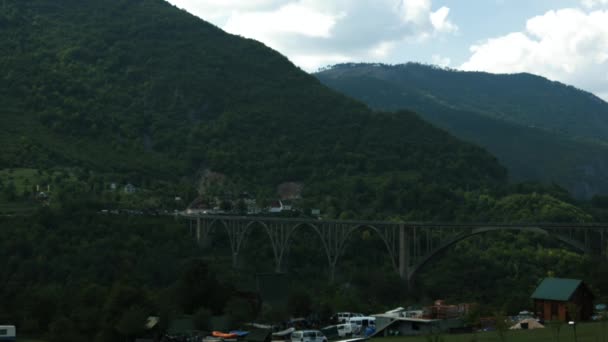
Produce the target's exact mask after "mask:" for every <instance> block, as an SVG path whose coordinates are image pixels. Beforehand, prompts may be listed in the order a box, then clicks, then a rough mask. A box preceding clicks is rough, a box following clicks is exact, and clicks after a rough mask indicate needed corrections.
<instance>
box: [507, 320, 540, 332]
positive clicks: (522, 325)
mask: <svg viewBox="0 0 608 342" xmlns="http://www.w3.org/2000/svg"><path fill="white" fill-rule="evenodd" d="M544 327H545V326H544V325H542V324H540V323H538V321H537V320H535V319H533V318H526V319H522V320H521V321H519V322H517V324H515V325H514V326H512V327H511V328H509V329H511V330H519V329H540V328H544Z"/></svg>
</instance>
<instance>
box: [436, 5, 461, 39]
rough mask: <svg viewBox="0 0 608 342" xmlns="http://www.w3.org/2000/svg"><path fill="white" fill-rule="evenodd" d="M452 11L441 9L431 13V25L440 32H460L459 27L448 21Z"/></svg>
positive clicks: (445, 8)
mask: <svg viewBox="0 0 608 342" xmlns="http://www.w3.org/2000/svg"><path fill="white" fill-rule="evenodd" d="M449 14H450V9H449V8H447V7H445V6H444V7H441V8H440V9H438V10H437V11H435V12H433V13H431V16H430V18H431V23H432V24H433V27H434V28H435V30H437V31H438V32H446V33H452V32H456V31H458V27H457V26H456V25H454V24H452V23H451V22H450V21H449V20H448V15H449Z"/></svg>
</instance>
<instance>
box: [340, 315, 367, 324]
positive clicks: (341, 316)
mask: <svg viewBox="0 0 608 342" xmlns="http://www.w3.org/2000/svg"><path fill="white" fill-rule="evenodd" d="M335 317H336V320H337V321H338V323H346V322H348V320H349V319H351V318H353V317H363V314H360V313H354V312H338V313H337V314H336V316H335Z"/></svg>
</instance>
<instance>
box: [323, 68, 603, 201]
mask: <svg viewBox="0 0 608 342" xmlns="http://www.w3.org/2000/svg"><path fill="white" fill-rule="evenodd" d="M316 75H317V77H319V79H321V81H322V82H324V83H325V84H327V85H328V86H330V87H333V88H334V89H337V90H341V91H343V92H344V93H346V94H348V95H350V96H353V97H355V98H357V99H359V100H361V101H363V102H365V103H367V104H368V105H370V106H371V107H372V108H375V109H378V110H397V109H405V108H407V109H411V110H414V111H416V112H418V113H419V114H420V115H421V116H422V117H423V118H425V119H426V120H429V121H430V122H432V123H433V124H435V125H437V126H439V127H441V128H443V129H446V130H448V131H449V132H451V133H452V134H454V135H456V136H458V137H459V138H461V139H464V140H468V141H472V142H475V143H477V144H479V145H480V146H484V147H485V148H487V149H488V150H489V151H490V152H492V153H493V154H495V155H496V156H497V157H498V158H499V160H501V162H502V163H503V164H505V165H506V166H507V167H508V168H509V172H510V174H511V176H512V179H513V180H515V181H529V180H533V181H544V182H546V183H552V182H556V183H559V184H560V185H562V186H564V187H566V188H567V189H568V190H569V191H570V192H571V193H572V194H573V195H574V196H575V197H577V198H589V197H591V196H593V195H595V194H597V193H607V192H608V183H607V182H608V179H606V177H603V176H602V174H605V172H607V171H608V168H607V165H608V145H607V144H606V141H605V138H606V135H604V136H602V135H601V134H600V133H601V132H603V128H602V127H603V126H602V125H605V123H608V104H607V103H605V102H604V101H603V100H601V99H600V98H598V97H596V96H595V95H593V94H591V93H587V92H584V91H580V90H578V89H576V88H574V87H571V86H565V85H563V84H561V83H559V82H554V81H549V80H547V79H544V78H542V77H540V76H534V75H531V74H514V75H493V74H489V73H480V72H475V73H468V72H462V71H456V72H455V71H451V70H444V69H440V68H437V67H429V66H424V65H421V64H416V63H412V64H404V65H396V66H389V65H382V64H354V63H352V64H342V65H338V66H336V67H335V68H331V69H326V70H324V71H321V72H320V73H317V74H316ZM437 75H440V76H441V77H439V76H437ZM446 75H447V80H446ZM479 77H481V78H482V79H483V80H484V83H483V84H481V85H480V84H479V83H478V82H477V81H476V79H477V78H479ZM454 78H455V79H458V80H459V81H458V82H453V81H450V79H454ZM522 78H523V80H522ZM471 79H472V80H471ZM505 79H509V80H510V81H509V82H510V83H508V84H504V82H503V81H504V80H505ZM529 79H532V80H534V82H535V84H536V83H539V82H540V83H541V84H544V85H545V86H546V85H549V86H550V89H548V90H547V89H544V88H540V89H536V90H530V88H534V87H531V86H529V85H528V86H526V87H523V86H521V85H520V84H522V82H523V84H525V82H526V80H529ZM513 80H515V81H513ZM442 82H445V84H443V83H442ZM513 83H515V84H518V85H519V86H518V89H516V90H512V87H513V85H512V84H513ZM487 84H489V85H487ZM553 87H557V90H554V89H553ZM481 88H492V89H506V91H510V92H512V93H513V94H511V95H505V96H502V95H501V93H500V92H498V91H495V90H492V89H490V90H481ZM471 89H473V90H475V91H473V90H471ZM450 91H452V93H450ZM527 91H530V94H526V92H527ZM556 92H557V93H558V94H559V93H561V92H565V93H567V94H572V93H574V94H577V96H579V97H581V98H582V99H577V100H576V101H575V102H576V103H587V102H589V101H591V102H592V103H593V106H595V105H600V107H598V108H599V109H598V108H596V109H594V110H595V112H591V114H584V115H586V117H591V118H596V119H597V120H600V121H601V122H600V123H601V124H597V125H593V124H589V123H583V124H581V125H579V126H578V127H577V128H576V130H578V131H581V130H582V129H583V128H584V127H587V126H594V127H593V131H591V132H589V133H587V134H583V133H584V132H583V133H581V134H579V135H576V134H573V133H568V132H567V129H566V128H567V127H566V126H567V124H566V123H567V122H568V120H571V119H570V117H571V116H572V115H574V114H572V115H571V114H568V113H570V112H568V110H571V109H568V108H575V107H576V106H577V105H576V103H575V104H573V105H569V106H570V107H566V109H560V110H561V112H557V113H558V114H559V115H561V117H562V118H561V119H560V120H561V121H560V122H561V124H560V125H561V126H560V125H557V124H555V123H550V124H546V125H542V124H539V122H536V121H534V120H540V118H542V117H543V115H544V116H545V117H547V116H548V115H554V113H556V112H555V111H554V108H556V107H559V106H560V105H561V103H564V102H567V101H568V98H567V97H566V98H560V99H559V101H557V102H555V101H554V102H555V103H549V104H546V103H547V101H549V100H551V99H553V98H558V97H560V96H558V95H556ZM536 94H545V95H543V96H545V97H546V98H548V99H549V100H542V99H543V97H539V96H536ZM547 94H548V95H547ZM501 96H502V97H501ZM496 98H499V99H498V100H495V99H496ZM511 98H514V99H516V100H511ZM476 101H477V102H476ZM505 103H507V104H505ZM526 105H528V107H526ZM492 106H494V107H495V108H493V109H492ZM545 107H547V108H545ZM581 108H582V107H581ZM577 112H582V110H581V109H580V108H579V109H577ZM604 112H605V113H606V117H605V118H604V117H602V116H601V115H603V114H601V113H604ZM527 113H532V114H533V115H532V114H531V115H530V116H531V117H535V119H534V120H532V119H531V120H527V121H526V120H522V119H521V118H522V116H525V115H527ZM598 113H600V114H598ZM555 116H557V114H555ZM602 138H603V139H602Z"/></svg>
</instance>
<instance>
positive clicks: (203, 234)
mask: <svg viewBox="0 0 608 342" xmlns="http://www.w3.org/2000/svg"><path fill="white" fill-rule="evenodd" d="M179 216H181V217H184V218H186V219H188V220H189V221H190V228H191V232H192V234H193V236H194V237H195V238H196V240H197V241H198V242H199V243H202V244H205V243H206V242H208V239H209V237H210V236H209V234H210V233H211V231H212V230H214V229H223V230H225V232H226V233H227V235H228V239H229V241H230V249H231V252H232V263H233V266H235V267H236V265H237V263H238V257H239V252H240V251H241V247H242V246H243V244H244V242H245V241H246V240H247V237H248V235H249V232H250V231H251V230H252V228H253V227H254V226H259V227H262V228H263V230H264V231H265V232H266V234H267V236H268V239H269V242H270V245H271V247H272V251H273V254H274V262H275V271H276V272H281V270H282V267H283V263H284V261H285V259H286V257H287V255H286V254H287V251H288V249H289V246H290V244H291V238H292V237H293V235H294V233H295V232H296V231H298V230H301V229H307V230H309V231H311V232H313V233H314V234H316V235H317V236H318V237H319V239H320V241H321V245H322V248H323V252H324V253H325V256H326V257H327V263H328V266H329V277H330V281H333V279H334V275H335V271H336V267H337V265H338V260H339V259H340V256H341V255H342V254H343V253H344V250H345V249H346V247H347V244H348V241H349V239H350V238H351V236H352V234H353V233H355V232H356V231H358V230H361V229H366V230H370V231H373V232H375V233H376V234H377V235H378V236H379V238H380V240H382V242H383V244H384V246H385V247H386V251H387V254H388V256H389V258H390V260H391V262H392V265H393V268H394V270H395V272H397V273H398V274H399V275H400V276H401V277H402V278H403V279H406V280H407V281H408V282H411V280H412V279H413V278H414V276H415V275H416V273H417V272H418V271H419V270H420V269H421V268H422V267H423V266H424V265H425V264H427V263H428V262H429V261H431V260H432V259H433V258H435V257H437V256H438V255H440V254H441V253H442V252H444V251H445V250H446V249H448V248H449V247H450V246H452V245H454V244H456V243H458V242H459V241H462V240H464V239H467V238H469V237H472V236H475V235H479V234H484V233H488V232H493V231H497V230H519V231H529V232H536V233H540V234H545V235H549V236H551V237H553V238H555V239H556V240H559V241H561V242H563V243H565V244H567V245H569V246H571V247H573V248H574V249H576V250H578V251H580V252H582V253H588V254H595V255H602V256H606V255H607V250H608V246H607V245H608V223H424V222H390V221H354V220H353V221H346V220H316V219H302V218H277V217H255V216H223V215H206V214H201V215H199V214H188V213H185V212H184V213H180V214H179Z"/></svg>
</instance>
